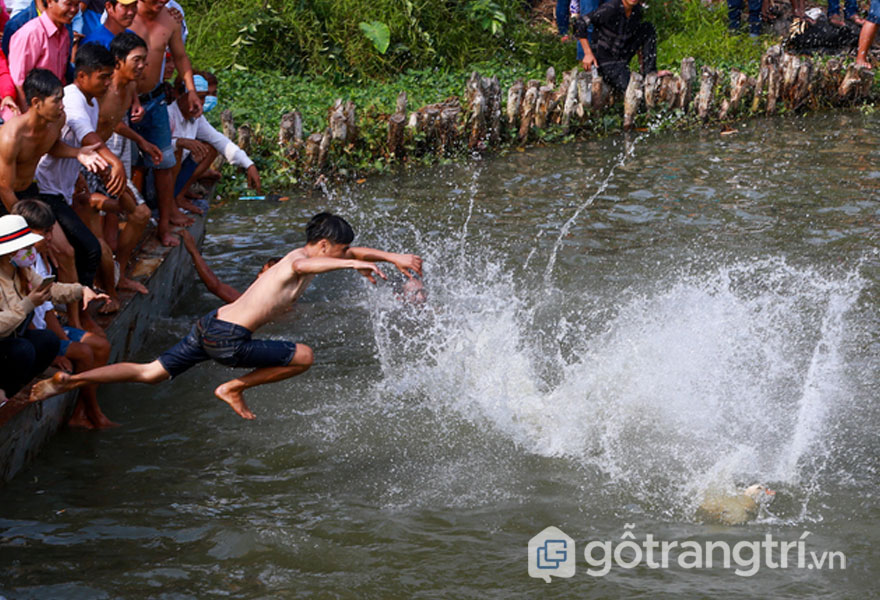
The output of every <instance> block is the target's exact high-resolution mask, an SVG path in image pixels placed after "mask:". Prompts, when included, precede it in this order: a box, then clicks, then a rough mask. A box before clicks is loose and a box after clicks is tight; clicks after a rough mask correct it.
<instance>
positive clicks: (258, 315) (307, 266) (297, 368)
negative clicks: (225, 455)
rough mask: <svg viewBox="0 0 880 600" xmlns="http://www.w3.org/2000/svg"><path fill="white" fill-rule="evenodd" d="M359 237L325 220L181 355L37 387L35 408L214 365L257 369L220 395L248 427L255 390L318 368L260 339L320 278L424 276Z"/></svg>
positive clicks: (61, 376)
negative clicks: (390, 272)
mask: <svg viewBox="0 0 880 600" xmlns="http://www.w3.org/2000/svg"><path fill="white" fill-rule="evenodd" d="M353 239H354V231H353V230H352V228H351V226H350V225H349V224H348V223H347V222H346V221H345V220H344V219H342V218H341V217H338V216H336V215H332V214H330V213H320V214H318V215H315V216H314V217H312V219H311V220H310V221H309V223H308V225H307V226H306V245H305V246H303V247H302V248H297V249H295V250H293V251H291V252H289V253H288V254H287V255H286V256H285V257H284V258H282V259H281V260H280V261H279V262H278V263H276V264H275V265H274V266H273V267H271V268H270V269H268V270H267V271H265V272H264V273H263V274H262V275H260V276H259V277H258V278H257V279H256V281H254V282H253V283H252V284H251V285H250V287H248V289H247V290H245V292H244V293H243V294H242V295H241V297H239V298H238V299H237V300H235V301H234V302H231V303H229V304H226V305H224V306H222V307H220V308H219V309H217V310H215V311H212V312H211V313H209V314H207V315H205V316H204V317H202V318H201V319H199V320H198V322H196V324H195V325H194V326H193V328H192V330H191V331H190V332H189V334H187V336H186V337H185V338H183V339H182V340H181V341H180V342H178V343H177V344H176V345H175V346H174V347H173V348H171V349H170V350H168V351H166V352H164V353H163V354H162V355H161V356H159V358H158V359H156V360H154V361H153V362H151V363H146V364H139V363H117V364H115V365H109V366H106V367H101V368H98V369H93V370H91V371H86V372H84V373H79V374H76V375H69V374H67V373H63V372H62V373H57V374H56V375H55V376H54V377H53V378H52V379H49V380H46V381H44V382H41V383H39V384H38V385H36V386H34V389H33V391H32V392H31V400H32V401H39V400H43V399H45V398H48V397H49V396H54V395H56V394H59V393H62V392H64V391H67V390H70V389H74V388H78V387H81V386H83V385H88V384H90V383H113V382H120V381H136V382H141V383H151V384H155V383H159V382H160V381H165V380H166V379H168V378H170V377H177V376H178V375H180V374H182V373H184V372H185V371H186V370H188V369H189V368H191V367H193V366H195V365H197V364H198V363H200V362H204V361H206V360H214V361H216V362H218V363H220V364H222V365H225V366H229V367H241V368H250V369H253V371H251V372H250V373H248V374H246V375H243V376H241V377H237V378H235V379H232V380H230V381H227V382H226V383H223V384H221V385H220V386H218V387H217V389H215V390H214V395H216V396H217V397H218V398H219V399H221V400H223V401H224V402H226V403H227V404H229V406H231V407H232V409H233V410H235V412H236V413H238V415H239V416H241V417H242V418H245V419H253V418H255V417H254V414H253V413H252V412H251V410H250V409H249V408H248V406H247V404H245V402H244V395H243V393H244V391H245V390H246V389H248V388H251V387H254V386H257V385H261V384H264V383H272V382H275V381H281V380H283V379H288V378H290V377H293V376H295V375H299V374H300V373H303V372H305V371H307V370H308V368H309V367H310V366H312V362H313V361H314V357H313V354H312V349H311V348H309V347H308V346H306V345H305V344H295V343H293V342H286V341H279V340H255V339H253V338H252V335H253V333H254V332H255V331H256V330H257V329H259V328H260V327H262V326H263V325H265V324H266V323H268V322H269V321H271V320H272V319H273V318H275V317H276V316H278V315H279V314H282V313H283V312H285V311H286V310H287V308H288V307H289V306H290V305H291V304H292V303H293V302H296V300H297V299H298V298H299V297H300V296H301V295H302V293H303V292H304V291H305V290H306V288H307V287H308V285H309V283H311V281H312V279H314V277H315V275H317V274H319V273H327V272H329V271H336V270H339V269H354V270H356V271H358V272H359V273H360V274H361V275H363V276H364V277H366V278H367V279H368V280H369V281H370V283H376V280H375V277H374V276H379V277H381V278H382V279H385V274H384V273H382V271H380V270H379V268H378V267H377V266H376V265H375V263H376V262H381V261H384V262H390V263H392V264H393V265H394V266H396V267H397V268H398V269H399V270H400V271H401V272H402V273H404V274H405V275H406V276H407V277H409V278H412V277H414V276H415V275H419V276H421V274H422V259H421V258H419V257H418V256H416V255H414V254H397V253H394V252H384V251H382V250H374V249H371V248H352V247H350V245H349V244H351V242H352V240H353Z"/></svg>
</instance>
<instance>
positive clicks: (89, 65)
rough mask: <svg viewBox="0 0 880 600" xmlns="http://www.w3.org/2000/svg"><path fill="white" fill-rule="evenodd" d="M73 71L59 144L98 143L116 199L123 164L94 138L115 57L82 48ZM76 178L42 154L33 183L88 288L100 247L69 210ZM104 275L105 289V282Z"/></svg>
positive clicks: (65, 164)
mask: <svg viewBox="0 0 880 600" xmlns="http://www.w3.org/2000/svg"><path fill="white" fill-rule="evenodd" d="M75 66H76V68H75V79H74V83H72V84H70V85H68V86H66V87H65V88H64V112H65V113H66V114H67V123H66V124H65V125H64V129H63V130H62V132H61V139H62V140H63V141H64V142H65V143H67V144H68V145H70V146H73V147H80V146H83V145H86V146H87V145H90V144H100V145H99V146H98V147H97V152H98V154H99V155H100V156H101V158H103V159H104V160H105V161H106V162H107V163H108V164H109V165H110V167H109V173H106V186H107V189H108V191H109V192H110V193H111V194H116V195H118V194H119V193H121V192H122V190H123V189H124V188H125V184H126V178H125V168H124V166H123V165H122V161H120V160H119V158H118V157H117V156H116V155H114V154H113V153H112V152H110V150H108V149H107V147H106V146H105V145H104V144H103V142H102V141H101V138H100V136H98V134H97V133H96V130H97V128H98V111H99V108H98V100H97V99H98V98H100V97H101V96H103V95H104V94H105V93H107V88H108V87H109V85H110V81H111V78H112V77H113V68H114V66H115V62H114V60H113V55H112V54H110V51H109V50H107V49H106V48H104V47H103V46H101V45H99V44H85V45H84V46H83V47H82V48H80V49H79V51H78V52H77V55H76V65H75ZM79 175H80V169H79V162H78V161H76V160H70V159H67V158H56V157H54V156H51V155H46V156H44V157H43V159H42V160H41V161H40V164H39V166H38V167H37V173H36V179H37V184H38V185H39V188H40V192H41V195H40V199H41V200H43V201H44V202H46V203H47V204H49V206H50V207H51V208H52V212H53V213H55V217H56V218H57V219H58V224H59V225H60V226H61V229H62V230H63V231H64V234H65V236H67V239H68V241H69V242H70V244H71V246H73V250H74V258H75V261H76V270H77V275H78V278H79V281H80V283H82V284H83V285H87V286H92V285H93V284H94V280H95V275H96V273H97V271H98V267H99V265H100V263H101V252H102V248H101V243H100V242H99V241H98V238H96V237H95V234H94V233H93V232H92V231H91V230H90V229H89V228H88V226H86V224H85V223H83V221H82V219H81V218H80V217H79V215H77V214H76V212H75V211H74V210H73V208H72V203H73V195H74V190H75V188H76V181H77V178H78V177H79ZM104 275H105V277H104V279H105V282H104V283H105V286H106V285H107V281H106V280H107V277H106V274H104ZM114 291H115V290H114ZM102 311H103V312H106V309H104V308H102ZM83 317H85V315H83ZM84 324H85V323H84ZM80 328H81V329H82V327H80ZM86 328H87V329H88V327H86Z"/></svg>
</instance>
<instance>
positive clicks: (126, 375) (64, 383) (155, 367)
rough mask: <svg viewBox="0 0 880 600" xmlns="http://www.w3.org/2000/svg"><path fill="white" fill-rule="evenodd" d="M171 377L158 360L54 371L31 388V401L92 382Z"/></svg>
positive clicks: (147, 381) (137, 381)
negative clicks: (72, 370) (87, 369)
mask: <svg viewBox="0 0 880 600" xmlns="http://www.w3.org/2000/svg"><path fill="white" fill-rule="evenodd" d="M169 377H171V375H170V374H169V373H168V371H166V370H165V368H164V367H163V366H162V363H160V362H159V361H158V360H154V361H153V362H151V363H145V364H142V363H116V364H113V365H108V366H106V367H98V368H97V369H92V370H91V371H86V372H85V373H77V374H76V375H70V374H69V373H65V372H63V371H59V372H58V373H55V375H54V376H53V377H52V378H51V379H44V380H43V381H40V382H39V383H37V384H36V385H35V386H34V388H33V390H31V402H39V401H40V400H45V399H46V398H48V397H50V396H55V395H57V394H63V393H64V392H66V391H69V390H75V389H77V388H81V387H83V386H86V385H89V384H92V383H121V382H124V381H131V382H136V383H150V384H154V383H159V382H161V381H165V380H166V379H168V378H169Z"/></svg>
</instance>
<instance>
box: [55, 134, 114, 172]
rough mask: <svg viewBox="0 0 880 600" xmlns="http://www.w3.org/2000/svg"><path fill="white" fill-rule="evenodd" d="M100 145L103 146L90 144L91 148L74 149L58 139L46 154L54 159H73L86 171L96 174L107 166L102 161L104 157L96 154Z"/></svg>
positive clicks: (105, 162)
mask: <svg viewBox="0 0 880 600" xmlns="http://www.w3.org/2000/svg"><path fill="white" fill-rule="evenodd" d="M101 145H103V144H92V145H91V146H83V147H82V148H74V147H73V146H70V145H68V144H65V143H64V142H62V141H61V138H58V139H57V140H56V141H55V144H54V145H53V146H52V147H51V148H50V149H49V152H48V153H47V154H49V155H51V156H54V157H55V158H75V159H76V160H78V161H79V162H80V163H81V164H82V166H84V167H85V168H86V169H88V170H89V171H91V172H92V173H97V172H98V171H101V170H102V169H106V168H107V167H108V166H109V164H108V163H107V161H106V160H104V157H103V156H101V155H100V154H98V146H101Z"/></svg>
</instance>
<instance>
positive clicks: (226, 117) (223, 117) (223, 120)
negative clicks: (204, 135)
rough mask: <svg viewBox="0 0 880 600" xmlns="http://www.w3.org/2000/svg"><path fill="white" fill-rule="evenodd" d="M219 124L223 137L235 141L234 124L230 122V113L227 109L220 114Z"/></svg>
mask: <svg viewBox="0 0 880 600" xmlns="http://www.w3.org/2000/svg"><path fill="white" fill-rule="evenodd" d="M220 124H221V125H222V127H223V135H225V136H226V137H228V138H229V139H230V140H232V141H233V142H235V141H236V139H237V138H236V136H235V123H234V122H233V120H232V111H231V110H229V109H228V108H227V109H226V110H224V111H223V112H222V113H220Z"/></svg>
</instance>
